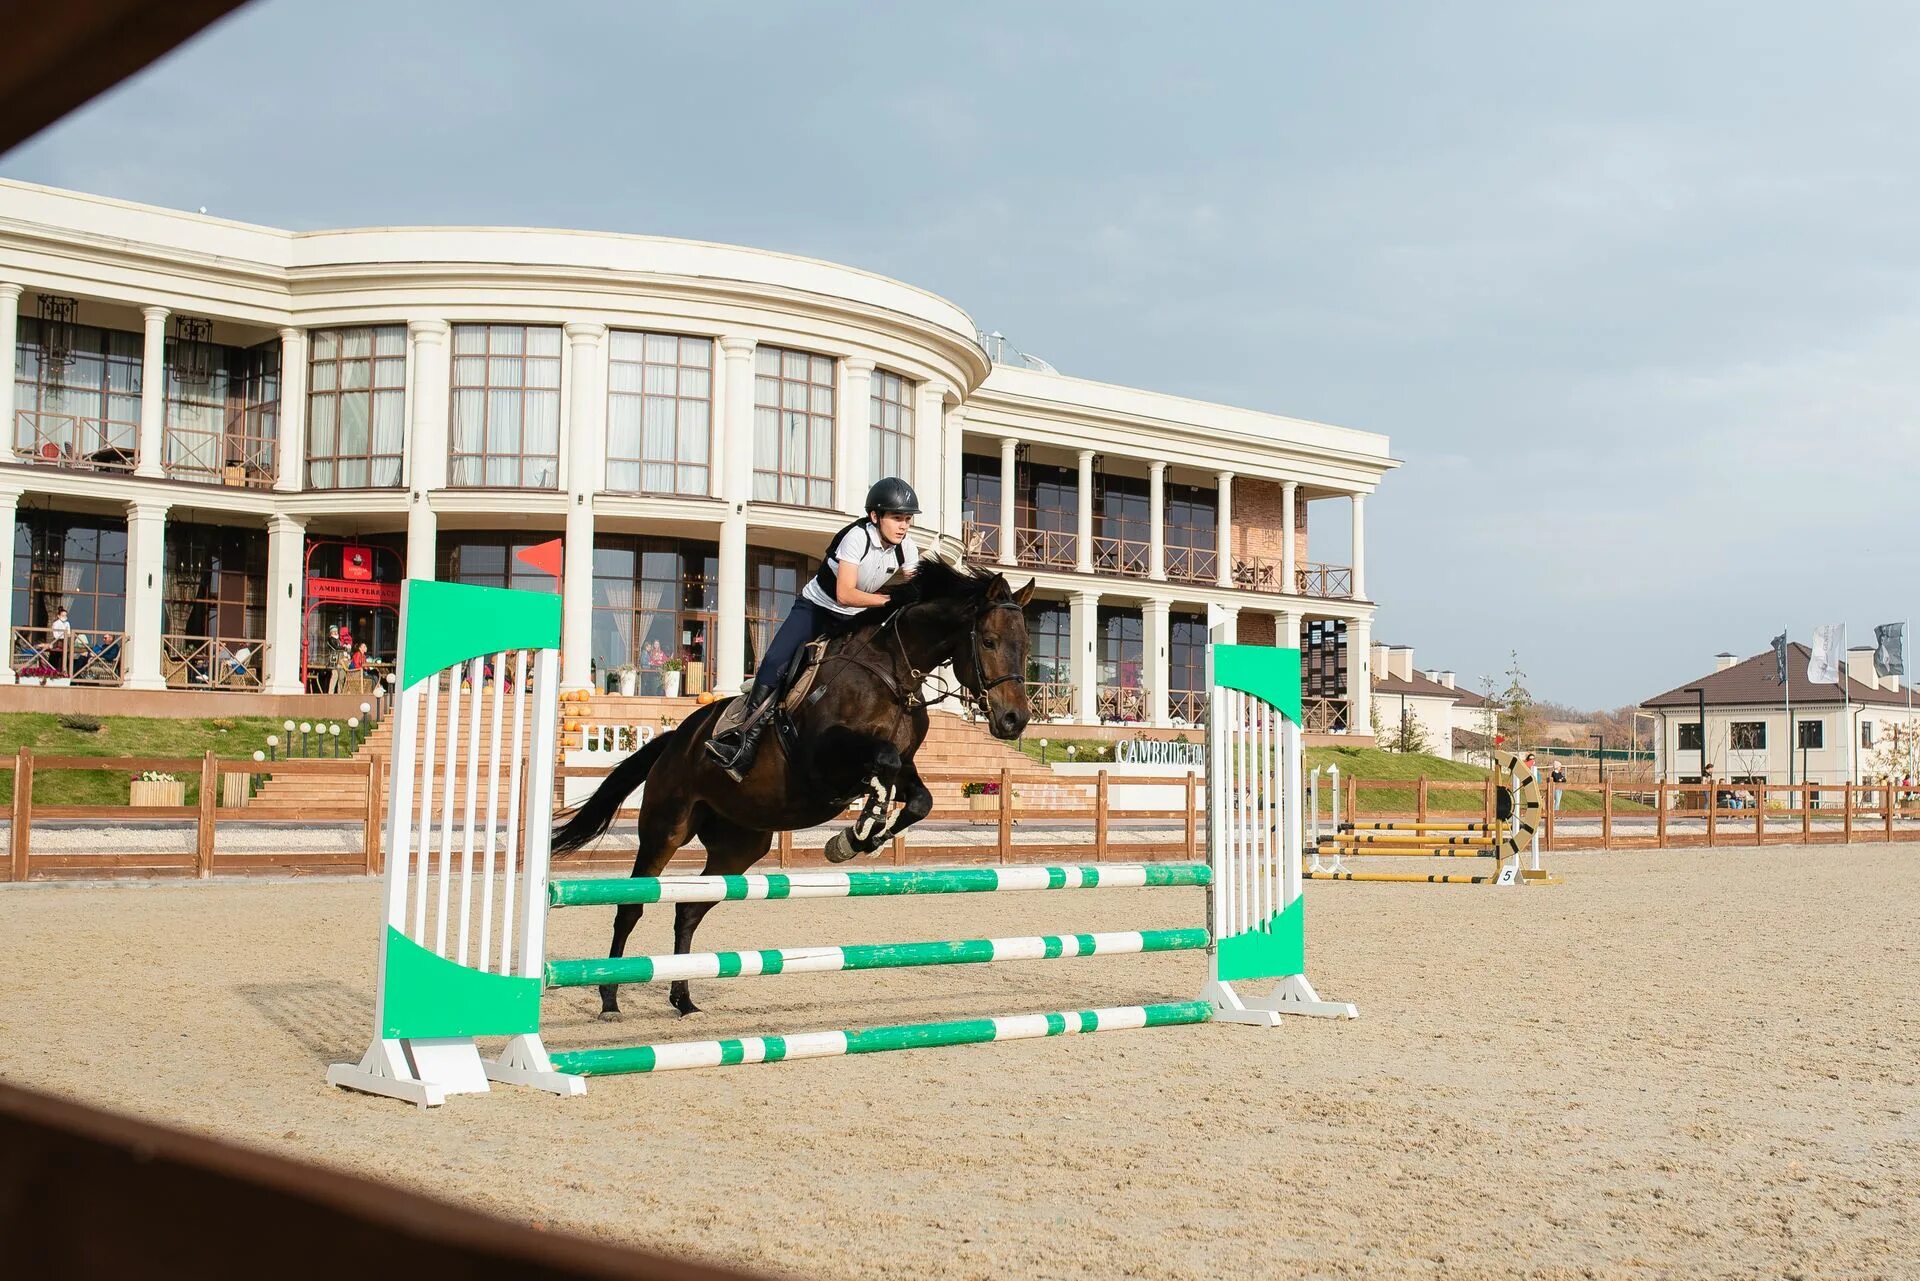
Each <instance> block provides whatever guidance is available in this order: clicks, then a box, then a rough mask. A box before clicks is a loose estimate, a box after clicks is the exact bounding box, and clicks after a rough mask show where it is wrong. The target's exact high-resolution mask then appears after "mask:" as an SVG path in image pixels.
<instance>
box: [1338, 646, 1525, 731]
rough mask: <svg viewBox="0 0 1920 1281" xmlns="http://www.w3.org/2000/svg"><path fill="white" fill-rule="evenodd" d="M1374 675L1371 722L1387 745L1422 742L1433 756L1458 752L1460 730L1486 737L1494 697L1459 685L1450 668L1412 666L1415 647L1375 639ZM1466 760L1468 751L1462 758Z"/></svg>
mask: <svg viewBox="0 0 1920 1281" xmlns="http://www.w3.org/2000/svg"><path fill="white" fill-rule="evenodd" d="M1368 667H1369V669H1370V671H1371V673H1372V678H1373V714H1372V717H1371V722H1370V723H1371V724H1373V725H1378V726H1379V727H1380V740H1381V744H1382V745H1383V746H1390V745H1392V744H1394V743H1396V742H1398V741H1400V740H1401V738H1402V731H1401V726H1402V725H1403V724H1404V725H1406V726H1407V727H1408V728H1407V731H1406V733H1405V738H1406V739H1409V740H1413V741H1424V742H1425V744H1426V751H1427V752H1429V753H1431V754H1432V755H1434V756H1440V757H1447V758H1451V757H1453V756H1454V755H1455V751H1456V748H1455V744H1456V742H1457V741H1458V740H1457V733H1459V732H1464V733H1465V734H1467V735H1468V736H1470V737H1483V736H1485V735H1486V734H1487V727H1488V725H1489V724H1490V723H1491V718H1490V713H1491V712H1492V711H1493V707H1494V705H1493V703H1492V701H1491V700H1489V699H1487V698H1485V697H1483V696H1481V695H1479V694H1476V693H1474V692H1473V691H1472V690H1470V689H1461V688H1460V686H1459V683H1458V681H1457V680H1456V679H1455V677H1454V674H1453V673H1452V672H1451V671H1446V670H1442V669H1439V668H1434V669H1430V670H1428V671H1424V672H1423V671H1421V670H1420V669H1419V668H1417V667H1415V666H1414V665H1413V646H1411V645H1387V644H1383V643H1379V642H1375V644H1374V646H1373V657H1372V661H1371V662H1370V663H1369V664H1368ZM1464 758H1465V753H1464V749H1463V750H1462V759H1464Z"/></svg>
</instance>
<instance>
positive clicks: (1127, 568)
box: [1093, 537, 1152, 578]
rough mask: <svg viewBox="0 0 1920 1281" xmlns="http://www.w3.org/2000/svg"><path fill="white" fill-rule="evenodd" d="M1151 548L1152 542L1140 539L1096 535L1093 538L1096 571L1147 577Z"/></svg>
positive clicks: (1094, 567)
mask: <svg viewBox="0 0 1920 1281" xmlns="http://www.w3.org/2000/svg"><path fill="white" fill-rule="evenodd" d="M1151 550H1152V547H1151V544H1148V543H1144V542H1141V541H1139V540H1138V539H1133V538H1105V537H1096V538H1095V539H1094V540H1093V569H1094V572H1095V573H1097V574H1120V575H1123V576H1125V577H1128V578H1145V577H1146V576H1147V562H1148V553H1149V552H1150V551H1151Z"/></svg>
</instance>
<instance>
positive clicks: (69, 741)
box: [0, 712, 282, 805]
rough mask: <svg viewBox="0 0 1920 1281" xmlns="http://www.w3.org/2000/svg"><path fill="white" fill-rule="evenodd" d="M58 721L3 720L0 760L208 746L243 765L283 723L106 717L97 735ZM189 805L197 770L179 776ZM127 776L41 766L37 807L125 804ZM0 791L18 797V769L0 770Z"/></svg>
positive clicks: (191, 753)
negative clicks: (23, 753)
mask: <svg viewBox="0 0 1920 1281" xmlns="http://www.w3.org/2000/svg"><path fill="white" fill-rule="evenodd" d="M60 719H61V718H60V717H59V716H56V715H54V714H52V713H46V712H12V713H7V714H5V715H0V755H11V754H12V753H14V752H17V751H19V750H20V749H21V748H23V747H28V748H32V749H33V754H34V755H35V756H99V757H106V758H111V757H115V756H172V757H198V756H200V755H201V754H202V753H204V752H206V751H207V750H208V749H212V751H213V753H214V754H215V755H216V756H221V757H226V758H232V759H239V760H245V759H248V758H250V757H251V756H252V755H253V754H254V752H255V751H258V750H260V749H262V748H264V747H265V746H266V745H267V735H269V734H277V733H281V732H282V731H281V729H280V722H279V721H278V720H276V719H270V718H268V717H260V716H234V717H220V718H217V719H211V720H190V719H175V718H172V717H155V716H103V717H100V718H99V719H100V729H99V730H98V731H97V732H94V733H88V732H86V731H84V730H75V729H65V728H62V727H61V725H60ZM182 777H184V778H185V780H186V784H187V804H189V805H192V804H195V803H197V800H198V797H199V792H200V777H199V773H198V771H197V769H196V770H193V771H189V772H187V773H185V774H184V775H182ZM130 781H131V775H130V773H129V771H127V770H124V769H118V770H116V769H111V768H108V769H102V770H98V771H95V770H49V771H45V772H43V771H41V770H38V769H36V770H35V771H34V775H33V799H34V802H35V803H36V804H39V805H125V804H126V803H127V784H128V783H129V782H130ZM0 788H4V789H5V792H4V794H5V795H7V796H11V795H12V794H13V771H12V770H0Z"/></svg>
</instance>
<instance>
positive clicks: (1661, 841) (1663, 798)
mask: <svg viewBox="0 0 1920 1281" xmlns="http://www.w3.org/2000/svg"><path fill="white" fill-rule="evenodd" d="M1667 788H1668V784H1666V783H1664V782H1660V783H1655V784H1654V785H1653V840H1654V844H1656V845H1658V846H1659V847H1660V848H1661V849H1665V848H1667V807H1668V806H1670V805H1671V804H1672V803H1673V793H1672V792H1670V791H1668V790H1667Z"/></svg>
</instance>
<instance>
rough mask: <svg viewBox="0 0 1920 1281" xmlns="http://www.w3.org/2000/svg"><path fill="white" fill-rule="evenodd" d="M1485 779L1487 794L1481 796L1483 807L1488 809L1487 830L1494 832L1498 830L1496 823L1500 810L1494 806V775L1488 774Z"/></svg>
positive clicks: (1490, 832) (1486, 817)
mask: <svg viewBox="0 0 1920 1281" xmlns="http://www.w3.org/2000/svg"><path fill="white" fill-rule="evenodd" d="M1484 781H1485V784H1486V786H1485V788H1484V789H1483V790H1484V792H1485V795H1484V796H1483V797H1482V798H1481V808H1482V809H1483V810H1485V811H1486V813H1485V819H1486V824H1487V831H1488V833H1489V834H1492V833H1494V832H1496V831H1497V829H1496V828H1495V826H1494V825H1495V824H1496V823H1497V822H1499V815H1500V811H1499V810H1497V809H1495V808H1494V803H1493V790H1494V789H1493V775H1491V774H1489V775H1487V777H1486V779H1485V780H1484Z"/></svg>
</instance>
